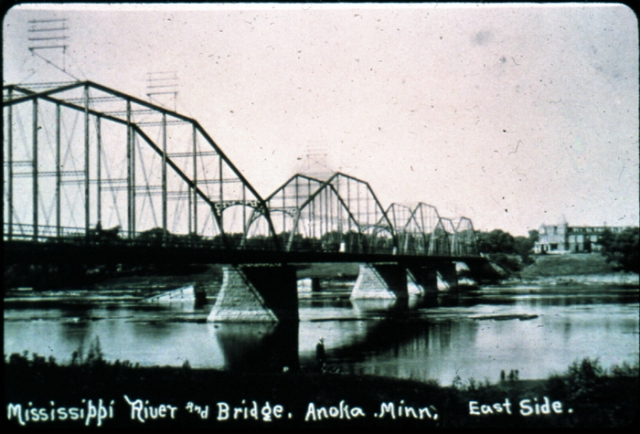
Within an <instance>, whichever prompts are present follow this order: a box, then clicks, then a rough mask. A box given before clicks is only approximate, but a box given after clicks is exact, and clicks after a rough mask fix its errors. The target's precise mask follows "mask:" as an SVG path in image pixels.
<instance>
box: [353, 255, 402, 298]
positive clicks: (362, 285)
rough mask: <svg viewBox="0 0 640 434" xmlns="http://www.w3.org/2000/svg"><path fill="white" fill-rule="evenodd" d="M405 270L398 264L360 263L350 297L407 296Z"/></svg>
mask: <svg viewBox="0 0 640 434" xmlns="http://www.w3.org/2000/svg"><path fill="white" fill-rule="evenodd" d="M408 295H409V294H408V291H407V271H406V269H405V267H404V266H402V265H398V264H395V263H393V264H389V263H385V264H374V263H367V264H360V273H359V274H358V279H357V280H356V284H355V285H354V287H353V291H352V292H351V297H350V298H352V299H366V298H378V299H396V298H406V297H408Z"/></svg>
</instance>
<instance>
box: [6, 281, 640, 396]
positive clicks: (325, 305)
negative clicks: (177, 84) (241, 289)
mask: <svg viewBox="0 0 640 434" xmlns="http://www.w3.org/2000/svg"><path fill="white" fill-rule="evenodd" d="M638 293H639V291H638V289H637V288H635V289H633V288H632V289H629V288H626V289H623V288H612V287H595V286H593V287H592V286H589V287H587V286H583V287H568V286H562V287H561V286H549V287H537V286H529V287H524V286H522V287H489V288H483V289H481V290H479V291H474V292H467V293H462V294H459V295H439V296H433V297H427V298H410V299H409V300H408V301H398V302H388V301H381V300H371V301H366V300H361V301H351V300H349V293H348V289H345V288H344V287H343V288H340V287H337V288H330V289H329V290H328V291H323V292H318V293H309V292H306V293H300V299H299V305H300V308H299V312H300V322H299V323H295V324H282V325H278V326H271V325H265V324H211V323H207V322H206V320H205V319H206V317H207V315H208V313H209V311H210V310H211V307H212V304H213V302H214V301H215V300H213V299H210V300H208V302H207V304H205V305H204V306H201V307H194V306H193V305H192V304H190V303H172V304H164V305H163V304H148V303H142V302H140V301H139V298H136V297H133V296H126V295H123V293H122V292H112V293H104V292H101V293H99V294H98V293H95V292H89V291H71V292H65V293H52V294H49V295H45V296H39V297H34V296H33V295H32V294H30V295H29V296H28V297H9V298H5V308H4V354H5V356H6V355H9V354H11V353H16V352H18V353H22V352H23V351H28V352H30V353H37V354H39V355H43V356H45V357H49V356H54V357H55V358H56V360H57V361H58V362H62V363H68V362H70V360H71V355H72V353H73V352H74V351H77V350H79V349H80V351H81V352H83V353H84V354H86V353H87V352H88V349H89V348H90V347H91V345H92V344H93V345H95V342H96V340H97V339H99V343H100V348H101V350H102V352H103V353H104V357H105V358H106V359H108V360H112V361H113V360H116V359H119V360H129V361H131V362H133V363H139V364H140V365H143V366H150V365H171V366H182V365H183V364H184V363H185V361H187V360H188V362H189V364H190V366H191V367H192V368H219V369H229V370H245V371H261V370H282V369H283V367H284V366H289V367H290V369H291V368H294V369H295V367H296V366H300V367H302V369H305V370H311V369H314V368H315V367H316V366H317V361H316V343H317V342H318V339H319V338H320V337H323V338H324V345H325V351H326V363H327V366H328V369H329V370H332V371H339V372H346V373H354V374H373V375H379V376H388V377H397V378H412V379H416V380H428V379H435V380H438V381H439V382H440V384H451V383H452V381H453V380H454V378H455V377H456V376H459V377H460V378H461V379H463V380H466V379H468V378H469V377H473V378H475V379H476V380H485V379H489V380H490V381H492V382H495V381H497V380H498V379H499V378H500V371H501V370H504V371H505V372H507V373H508V372H509V371H511V370H514V371H515V370H518V373H519V378H521V379H536V378H546V377H547V376H549V375H550V374H552V373H560V372H563V371H565V370H566V368H567V367H568V365H570V364H571V363H572V362H574V361H576V360H581V359H582V358H585V357H590V358H598V359H599V361H600V363H601V364H602V365H603V366H604V367H610V366H612V365H614V364H621V363H622V362H628V363H631V364H634V363H638V360H639V344H640V342H639V339H640V338H639V330H638V328H639V312H640V306H639V303H638Z"/></svg>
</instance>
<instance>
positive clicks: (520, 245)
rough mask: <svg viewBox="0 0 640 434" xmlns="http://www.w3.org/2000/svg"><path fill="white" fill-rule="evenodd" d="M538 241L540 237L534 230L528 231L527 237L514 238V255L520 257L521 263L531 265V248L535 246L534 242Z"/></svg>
mask: <svg viewBox="0 0 640 434" xmlns="http://www.w3.org/2000/svg"><path fill="white" fill-rule="evenodd" d="M538 239H540V235H539V234H538V231H536V230H531V231H529V236H528V237H515V238H514V249H515V251H516V253H518V254H519V255H520V257H521V258H522V261H523V262H524V263H525V264H531V263H533V259H531V257H530V256H529V255H530V254H531V252H532V251H533V246H534V245H535V243H536V241H538Z"/></svg>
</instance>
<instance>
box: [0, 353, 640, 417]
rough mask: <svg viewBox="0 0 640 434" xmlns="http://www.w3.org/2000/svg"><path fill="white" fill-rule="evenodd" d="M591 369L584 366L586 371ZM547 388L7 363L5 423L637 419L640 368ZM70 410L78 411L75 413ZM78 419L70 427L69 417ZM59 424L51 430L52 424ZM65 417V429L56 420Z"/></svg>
mask: <svg viewBox="0 0 640 434" xmlns="http://www.w3.org/2000/svg"><path fill="white" fill-rule="evenodd" d="M585 360H586V361H585ZM585 360H583V361H582V362H581V363H574V364H573V365H572V366H571V367H569V369H568V371H567V372H566V373H565V374H563V375H560V376H556V377H553V378H550V379H548V380H536V381H519V380H517V372H515V374H514V371H512V372H510V373H509V375H503V378H504V381H501V382H499V383H497V384H488V382H485V383H480V382H476V381H474V380H472V379H469V380H467V381H462V380H458V382H457V384H456V383H454V384H456V385H455V386H454V387H442V386H439V385H438V384H437V383H436V382H426V383H421V382H416V381H409V380H396V379H389V378H382V377H373V376H354V375H343V374H340V373H328V372H325V373H320V372H281V373H272V374H255V373H241V372H223V371H216V370H197V369H191V368H189V366H188V364H185V366H183V367H182V368H169V367H153V368H140V367H136V366H132V365H131V364H130V363H128V362H124V363H120V362H115V363H107V362H104V361H102V360H101V359H100V358H99V357H96V358H94V359H92V360H90V361H85V363H84V364H80V365H75V366H59V365H57V364H56V363H55V361H46V360H45V359H44V358H42V357H37V356H34V357H32V358H31V359H28V358H26V357H24V356H22V355H12V356H11V357H9V358H6V357H5V400H6V402H7V403H8V405H9V407H8V410H9V414H8V418H9V423H11V424H13V425H22V424H23V425H26V426H54V425H57V426H60V427H81V426H97V425H98V424H100V426H105V427H108V426H112V427H115V426H139V427H143V426H144V427H174V426H175V427H177V426H193V427H212V426H215V427H216V428H222V427H234V428H236V427H240V426H246V427H270V426H273V427H320V426H322V427H328V426H339V427H347V428H348V427H352V426H353V427H356V426H357V427H363V426H371V427H373V426H376V427H379V426H381V425H382V426H389V427H392V426H401V427H429V426H431V427H443V428H444V427H465V428H467V427H498V426H500V427H502V426H505V427H506V426H508V427H584V426H603V427H610V426H625V425H628V424H629V423H631V422H632V421H633V420H634V418H636V417H637V413H638V388H639V386H638V375H637V370H638V369H637V366H635V367H633V368H632V367H629V366H622V367H618V368H615V369H614V370H612V372H610V373H609V374H608V375H605V373H604V371H603V370H602V369H601V368H599V364H598V363H597V361H591V360H588V359H585ZM72 409H74V410H72ZM73 414H75V415H76V416H77V417H75V420H74V417H73V416H72V415H73ZM54 419H55V420H54ZM62 419H65V420H62Z"/></svg>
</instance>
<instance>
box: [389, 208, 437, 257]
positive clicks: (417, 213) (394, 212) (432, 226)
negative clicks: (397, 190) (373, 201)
mask: <svg viewBox="0 0 640 434" xmlns="http://www.w3.org/2000/svg"><path fill="white" fill-rule="evenodd" d="M387 215H388V216H389V218H390V219H391V221H392V222H393V223H394V226H395V228H396V234H397V236H398V245H399V253H400V254H404V255H432V254H434V252H443V251H446V250H447V248H448V240H446V239H444V238H442V237H441V238H437V237H436V238H435V239H433V244H434V245H433V247H431V248H430V245H431V240H432V238H433V237H434V232H435V231H436V228H437V227H438V224H439V222H440V216H439V215H438V210H437V209H436V207H434V206H433V205H429V204H426V203H424V202H419V203H418V204H416V205H413V206H410V205H403V204H398V203H393V204H391V205H390V206H389V208H388V209H387ZM436 235H438V233H436ZM443 244H444V245H443Z"/></svg>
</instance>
